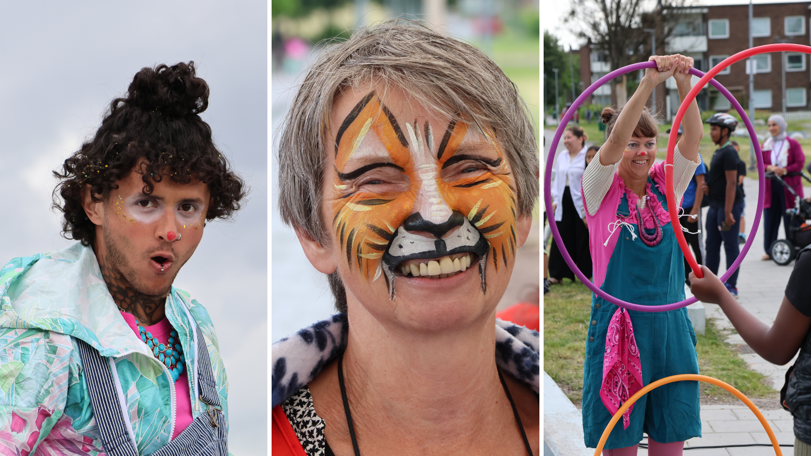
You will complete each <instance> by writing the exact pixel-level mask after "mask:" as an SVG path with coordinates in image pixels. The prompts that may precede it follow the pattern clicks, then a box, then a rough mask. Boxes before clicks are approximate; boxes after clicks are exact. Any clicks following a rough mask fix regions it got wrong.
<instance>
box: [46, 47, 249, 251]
mask: <svg viewBox="0 0 811 456" xmlns="http://www.w3.org/2000/svg"><path fill="white" fill-rule="evenodd" d="M208 95H209V90H208V84H206V81H204V80H203V79H201V78H198V77H197V76H196V75H195V67H194V62H189V63H188V64H186V63H178V64H177V65H174V66H171V67H170V66H167V65H158V66H156V67H154V68H148V67H147V68H143V69H142V70H141V71H139V72H138V73H137V74H136V75H135V77H134V78H133V80H132V83H130V86H129V88H128V89H127V94H126V97H125V98H116V99H115V100H113V101H112V103H110V109H109V112H108V113H107V114H106V116H105V117H104V119H103V120H102V122H101V127H99V129H98V131H96V134H95V136H94V137H93V139H92V140H90V141H87V142H85V143H84V144H82V147H81V148H80V149H79V150H78V151H76V152H74V153H73V155H71V156H70V158H68V159H67V160H65V163H64V164H63V165H62V170H61V172H59V171H54V172H53V173H54V176H56V177H57V178H58V179H59V180H60V182H59V184H57V186H56V188H54V191H53V208H54V209H57V210H59V211H61V212H63V213H64V219H63V221H62V236H64V237H65V238H67V239H74V240H77V241H80V242H81V243H82V244H83V245H85V246H90V245H92V244H93V242H94V241H95V237H96V229H95V225H94V224H93V223H92V222H91V221H90V220H89V219H88V218H87V215H86V214H85V211H84V208H83V207H82V193H83V191H84V190H85V189H86V188H88V187H89V189H90V194H91V197H92V198H93V201H96V202H99V201H102V200H103V199H104V198H106V197H107V196H108V195H109V193H110V191H111V190H114V189H116V188H118V185H117V184H116V182H117V181H119V180H121V179H123V178H125V177H126V176H127V175H129V173H130V172H131V171H132V170H133V168H134V167H135V166H136V164H137V163H138V161H139V160H140V159H141V158H145V159H146V163H145V164H144V165H143V166H142V168H141V169H139V172H142V173H143V181H144V193H147V194H149V193H152V191H153V190H154V189H155V182H160V181H161V180H162V179H163V178H164V177H169V178H171V179H172V181H174V182H177V183H179V184H188V183H190V182H191V180H192V178H196V179H198V180H200V181H201V182H203V183H205V184H207V185H208V188H209V191H210V192H211V198H212V202H213V204H211V206H210V207H209V208H208V212H207V213H206V220H212V219H215V218H229V217H230V216H231V215H232V214H233V213H234V212H236V211H237V210H239V209H240V207H241V205H240V201H241V200H242V199H243V198H244V197H245V195H246V194H247V190H248V189H247V186H246V185H245V182H244V181H243V180H242V179H241V178H240V177H239V176H238V175H237V174H236V173H234V172H233V171H232V170H231V169H230V165H229V163H228V160H226V159H225V157H223V155H222V153H221V152H220V151H219V150H217V147H216V146H214V142H213V140H212V138H211V127H210V126H209V125H208V124H207V123H205V122H204V121H203V120H202V119H201V118H200V116H199V114H200V113H202V112H203V111H205V110H206V108H207V107H208ZM60 197H61V200H62V201H64V204H61V201H60Z"/></svg>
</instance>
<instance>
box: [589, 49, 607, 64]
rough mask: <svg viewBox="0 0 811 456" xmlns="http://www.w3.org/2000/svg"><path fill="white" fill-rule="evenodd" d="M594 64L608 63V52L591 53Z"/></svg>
mask: <svg viewBox="0 0 811 456" xmlns="http://www.w3.org/2000/svg"><path fill="white" fill-rule="evenodd" d="M591 61H592V62H608V52H605V51H591Z"/></svg>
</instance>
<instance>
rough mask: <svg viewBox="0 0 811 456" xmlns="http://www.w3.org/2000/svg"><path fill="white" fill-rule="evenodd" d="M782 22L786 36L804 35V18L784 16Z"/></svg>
mask: <svg viewBox="0 0 811 456" xmlns="http://www.w3.org/2000/svg"><path fill="white" fill-rule="evenodd" d="M784 21H785V34H786V36H797V35H805V16H786V18H785V19H784Z"/></svg>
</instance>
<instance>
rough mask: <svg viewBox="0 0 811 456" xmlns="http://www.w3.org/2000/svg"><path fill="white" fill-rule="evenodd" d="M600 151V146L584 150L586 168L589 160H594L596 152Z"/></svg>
mask: <svg viewBox="0 0 811 456" xmlns="http://www.w3.org/2000/svg"><path fill="white" fill-rule="evenodd" d="M599 150H600V146H591V147H589V148H588V150H586V166H589V163H591V160H593V159H594V156H595V155H597V151H599Z"/></svg>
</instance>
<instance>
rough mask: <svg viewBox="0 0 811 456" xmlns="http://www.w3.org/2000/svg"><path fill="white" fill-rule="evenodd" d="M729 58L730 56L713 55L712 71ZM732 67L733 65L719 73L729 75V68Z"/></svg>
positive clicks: (711, 57) (711, 58) (711, 59)
mask: <svg viewBox="0 0 811 456" xmlns="http://www.w3.org/2000/svg"><path fill="white" fill-rule="evenodd" d="M727 57H729V56H728V55H711V56H710V69H712V68H713V67H715V66H716V65H718V64H719V63H721V62H723V61H724V59H725V58H727ZM731 66H732V65H730V66H728V67H726V68H724V69H723V70H721V72H720V73H718V74H729V67H731Z"/></svg>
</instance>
